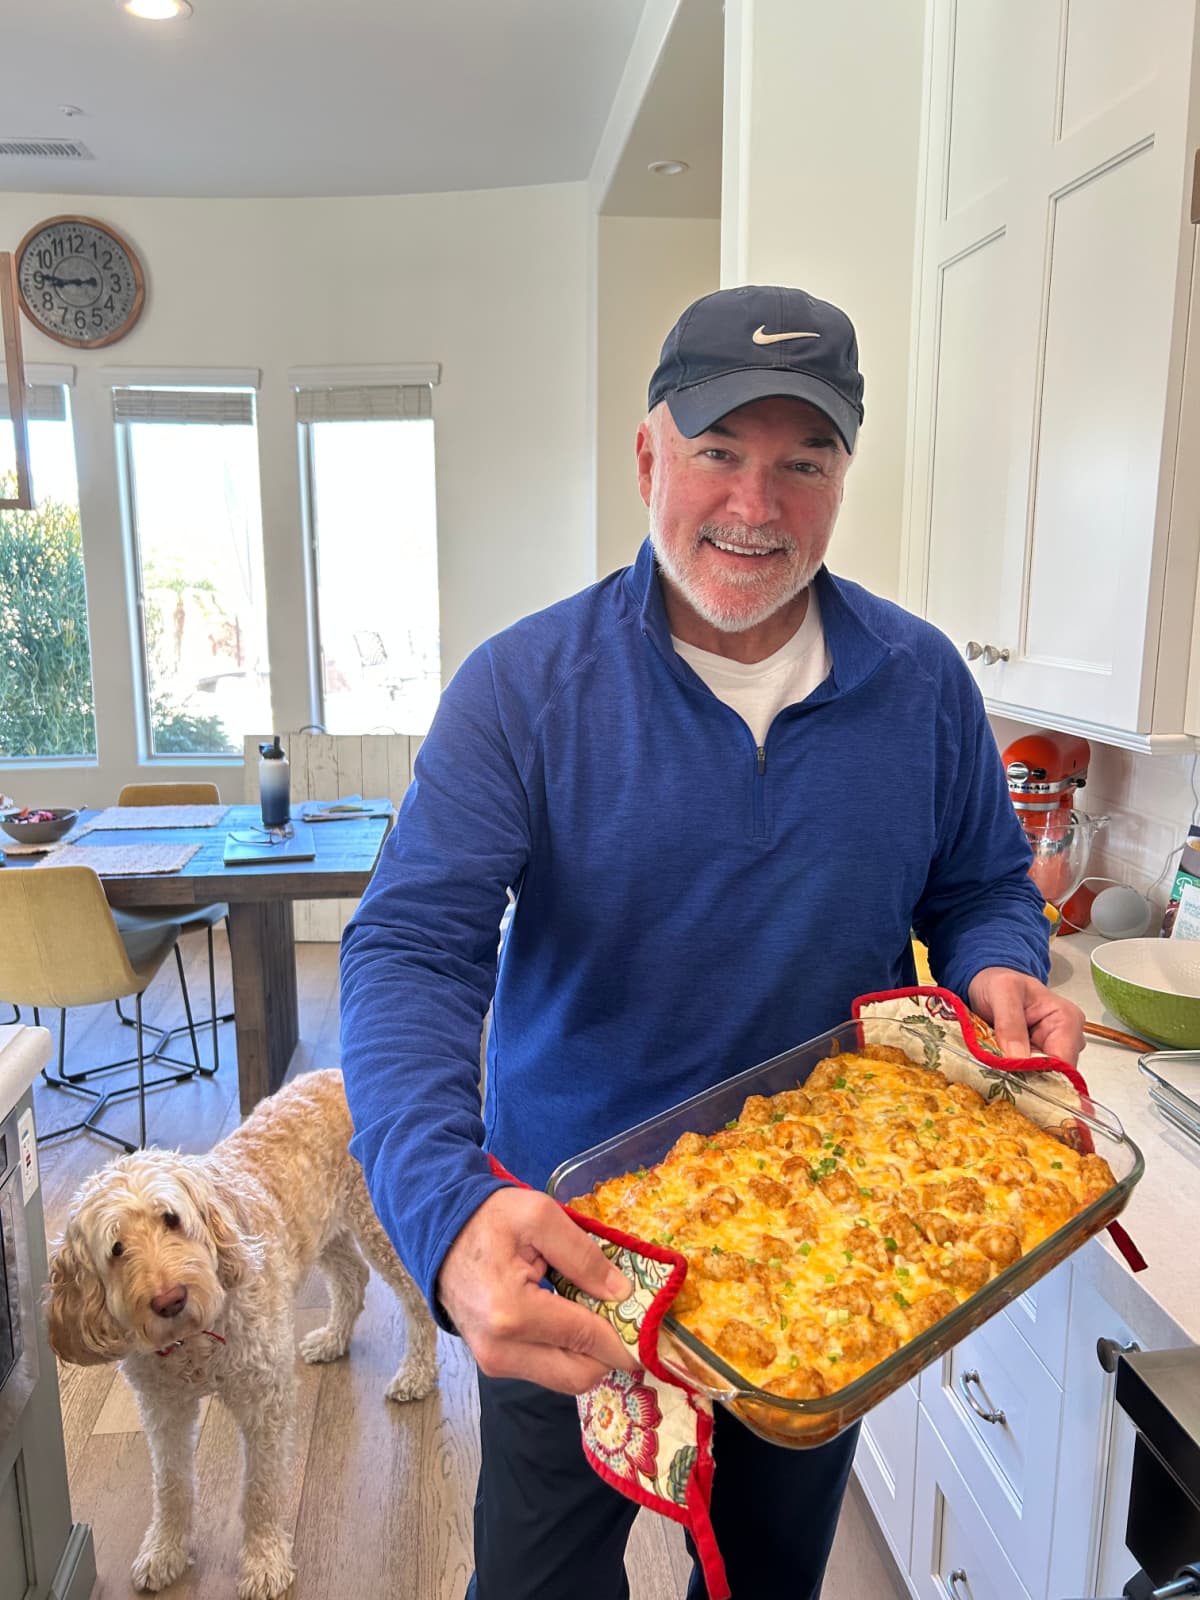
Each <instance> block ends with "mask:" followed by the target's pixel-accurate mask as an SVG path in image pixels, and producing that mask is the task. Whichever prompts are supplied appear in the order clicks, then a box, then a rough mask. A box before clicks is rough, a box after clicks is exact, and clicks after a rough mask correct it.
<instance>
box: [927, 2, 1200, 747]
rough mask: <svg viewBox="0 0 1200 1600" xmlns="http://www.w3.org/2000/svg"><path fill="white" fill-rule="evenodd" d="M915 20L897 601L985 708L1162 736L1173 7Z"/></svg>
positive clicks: (1175, 459) (1184, 667)
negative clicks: (920, 67) (963, 659)
mask: <svg viewBox="0 0 1200 1600" xmlns="http://www.w3.org/2000/svg"><path fill="white" fill-rule="evenodd" d="M928 19H929V22H928V38H927V46H926V62H925V93H924V112H925V128H924V134H923V147H922V158H921V165H922V180H921V181H922V202H921V204H922V216H921V219H920V221H919V224H918V266H917V277H918V281H917V289H916V293H915V295H914V303H915V305H916V318H915V326H914V341H913V352H914V354H913V360H914V374H915V385H914V409H913V422H912V447H911V451H910V462H909V484H908V497H907V517H906V528H905V549H904V557H903V581H904V588H905V595H906V599H907V603H908V604H909V605H910V606H911V608H912V609H913V610H915V611H918V612H920V613H922V614H923V615H925V616H927V617H929V618H930V620H931V621H933V622H935V623H936V624H937V625H938V626H939V627H940V628H942V629H943V630H944V631H945V632H946V633H948V634H949V635H950V637H951V638H952V639H953V640H955V641H956V642H957V644H958V645H959V647H960V648H961V649H962V650H963V651H964V653H965V654H966V655H967V658H968V659H969V660H972V662H973V670H974V672H975V674H976V677H977V680H978V682H979V685H980V687H981V689H982V690H983V693H984V696H985V698H986V699H987V702H988V706H989V709H991V710H994V711H997V712H1000V713H1002V714H1004V715H1007V716H1012V717H1016V718H1019V719H1021V720H1024V721H1040V722H1048V723H1051V724H1053V725H1056V726H1059V727H1067V728H1076V729H1079V730H1080V731H1082V732H1084V733H1087V734H1090V735H1092V736H1093V737H1096V738H1099V739H1104V740H1109V741H1111V742H1115V743H1125V744H1129V745H1132V746H1135V747H1142V748H1159V747H1164V746H1168V745H1170V744H1171V743H1173V742H1174V741H1175V740H1176V739H1178V738H1179V737H1180V736H1181V735H1182V734H1183V733H1184V732H1185V730H1186V728H1187V722H1188V719H1187V713H1186V709H1185V702H1186V698H1187V680H1188V664H1189V655H1190V650H1191V642H1192V632H1193V624H1194V621H1195V618H1196V615H1197V610H1196V601H1197V591H1196V562H1197V550H1198V548H1200V461H1198V460H1197V457H1198V456H1200V452H1197V451H1196V450H1195V449H1194V448H1192V449H1191V450H1190V451H1189V450H1188V449H1187V448H1186V441H1187V440H1188V439H1191V440H1196V439H1197V438H1200V378H1198V377H1197V374H1196V372H1195V370H1194V369H1195V366H1196V352H1195V350H1192V351H1191V353H1190V355H1191V359H1190V360H1189V339H1190V337H1191V328H1190V316H1191V307H1192V304H1193V285H1194V280H1195V279H1196V273H1197V267H1196V261H1195V254H1196V252H1195V229H1194V227H1193V224H1192V221H1191V208H1192V169H1193V152H1194V150H1195V147H1196V144H1197V142H1198V134H1200V128H1198V123H1200V95H1198V94H1197V91H1196V73H1195V66H1194V60H1193V49H1194V44H1195V34H1196V12H1195V4H1194V0H1143V3H1142V4H1141V5H1138V6H1136V7H1135V6H1130V5H1129V4H1128V0H1061V3H1060V4H1058V5H1054V4H1051V3H1048V0H930V4H929V11H928ZM1189 369H1190V370H1189ZM1193 720H1195V717H1193ZM1193 731H1200V729H1195V730H1193Z"/></svg>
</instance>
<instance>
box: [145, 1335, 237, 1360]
mask: <svg viewBox="0 0 1200 1600" xmlns="http://www.w3.org/2000/svg"><path fill="white" fill-rule="evenodd" d="M200 1332H201V1333H203V1334H204V1335H205V1336H206V1337H207V1338H209V1339H215V1340H216V1341H217V1343H218V1344H224V1343H225V1335H224V1334H223V1333H214V1332H213V1331H212V1329H211V1328H201V1330H200ZM188 1337H189V1338H190V1337H191V1335H190V1334H189V1336H188ZM184 1343H185V1341H184V1340H183V1339H176V1340H175V1342H174V1343H173V1344H165V1345H164V1346H163V1347H162V1349H161V1350H156V1351H155V1352H154V1354H155V1355H156V1356H169V1355H170V1354H171V1351H172V1350H178V1349H179V1347H180V1345H182V1344H184Z"/></svg>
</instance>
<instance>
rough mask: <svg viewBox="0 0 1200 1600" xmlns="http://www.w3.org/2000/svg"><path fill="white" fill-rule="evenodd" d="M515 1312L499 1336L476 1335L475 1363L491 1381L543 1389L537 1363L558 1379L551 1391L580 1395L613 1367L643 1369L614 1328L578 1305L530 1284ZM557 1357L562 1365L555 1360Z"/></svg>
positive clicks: (473, 1346) (479, 1332) (634, 1351)
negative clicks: (537, 1385)
mask: <svg viewBox="0 0 1200 1600" xmlns="http://www.w3.org/2000/svg"><path fill="white" fill-rule="evenodd" d="M515 1312H516V1314H515V1316H514V1318H513V1320H512V1321H511V1322H510V1323H509V1324H508V1325H506V1326H502V1327H500V1328H499V1329H497V1330H496V1331H495V1332H483V1331H477V1332H476V1336H475V1337H474V1338H473V1339H472V1341H471V1347H472V1349H473V1350H474V1353H475V1358H476V1360H477V1361H478V1362H479V1365H480V1366H481V1367H482V1368H483V1370H484V1372H486V1373H487V1374H488V1376H489V1377H492V1378H508V1377H513V1378H517V1377H519V1378H528V1379H529V1380H530V1381H531V1382H533V1383H541V1382H542V1381H543V1379H541V1378H539V1377H536V1376H535V1375H534V1365H533V1361H534V1358H535V1357H536V1363H537V1366H538V1368H539V1370H543V1371H544V1370H547V1369H548V1368H553V1369H554V1370H555V1371H556V1372H557V1373H558V1374H559V1379H558V1381H557V1382H555V1383H553V1384H551V1385H550V1387H551V1388H565V1389H566V1392H567V1393H570V1394H577V1393H580V1392H581V1391H582V1390H583V1389H590V1388H591V1386H592V1384H593V1383H595V1382H596V1380H597V1379H598V1378H600V1377H602V1376H603V1375H604V1373H606V1372H611V1371H612V1369H613V1368H614V1367H620V1368H621V1369H622V1371H625V1372H631V1371H632V1370H633V1369H634V1367H636V1366H638V1365H640V1362H639V1359H638V1353H637V1351H636V1349H634V1348H633V1347H632V1346H631V1345H628V1344H626V1343H625V1341H624V1339H622V1338H621V1336H620V1334H618V1333H617V1331H616V1329H615V1328H614V1327H613V1326H612V1325H611V1323H608V1322H606V1321H605V1320H604V1318H603V1317H601V1316H598V1315H597V1314H596V1312H594V1311H589V1310H588V1309H587V1307H586V1306H582V1305H579V1304H578V1303H577V1302H576V1301H574V1300H568V1299H566V1298H565V1297H564V1296H562V1295H557V1294H551V1293H550V1291H549V1290H547V1289H543V1288H540V1287H539V1286H538V1285H536V1284H527V1285H526V1286H525V1288H524V1289H523V1290H522V1292H521V1294H520V1296H519V1299H518V1301H517V1304H516V1307H515ZM552 1356H553V1357H561V1358H562V1359H561V1360H551V1357H552ZM568 1374H569V1375H570V1377H569V1381H568Z"/></svg>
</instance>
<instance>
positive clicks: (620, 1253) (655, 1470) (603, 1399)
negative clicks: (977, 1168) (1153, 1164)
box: [491, 988, 1146, 1600]
mask: <svg viewBox="0 0 1200 1600" xmlns="http://www.w3.org/2000/svg"><path fill="white" fill-rule="evenodd" d="M851 1014H852V1016H853V1017H854V1019H855V1020H856V1021H858V1022H860V1023H861V1024H863V1025H864V1026H863V1034H864V1042H867V1040H868V1035H869V1043H870V1044H877V1045H881V1044H888V1043H894V1044H897V1045H899V1046H900V1047H901V1048H902V1049H905V1050H906V1053H908V1054H911V1053H912V1034H913V1032H916V1033H918V1034H923V1035H924V1036H925V1038H926V1040H927V1041H928V1045H927V1058H928V1059H927V1064H928V1065H930V1066H934V1065H936V1064H937V1055H938V1050H937V1047H938V1046H939V1045H940V1044H949V1045H952V1046H955V1047H957V1048H962V1047H963V1046H964V1045H965V1047H966V1049H967V1050H968V1051H969V1052H970V1054H971V1055H972V1056H974V1057H975V1059H976V1060H978V1061H980V1062H982V1063H983V1064H984V1065H985V1066H988V1067H992V1068H995V1067H996V1066H997V1058H998V1057H999V1058H1000V1059H1001V1060H1002V1061H1003V1066H1004V1070H1005V1071H1008V1072H1028V1073H1035V1074H1037V1075H1038V1076H1039V1077H1041V1078H1045V1079H1047V1080H1049V1079H1051V1078H1053V1079H1054V1082H1053V1083H1052V1084H1048V1085H1047V1087H1049V1088H1050V1090H1051V1092H1052V1093H1054V1094H1055V1095H1056V1096H1057V1098H1058V1099H1059V1100H1060V1101H1062V1102H1064V1103H1069V1099H1070V1097H1069V1095H1065V1094H1064V1090H1063V1080H1064V1079H1065V1080H1066V1082H1067V1083H1068V1084H1069V1085H1070V1086H1071V1088H1072V1089H1073V1090H1074V1091H1075V1093H1076V1094H1077V1095H1079V1096H1081V1097H1082V1096H1086V1095H1087V1093H1088V1090H1087V1085H1086V1083H1085V1082H1084V1080H1083V1077H1082V1076H1081V1074H1080V1073H1079V1072H1078V1070H1077V1069H1076V1068H1075V1067H1071V1066H1068V1065H1067V1063H1066V1062H1064V1061H1058V1060H1055V1059H1054V1058H1053V1057H1051V1056H1032V1057H1030V1058H1028V1059H1026V1060H1017V1059H1013V1058H1010V1057H1005V1056H1004V1055H1003V1053H1002V1051H1001V1050H1000V1047H999V1045H998V1044H997V1043H996V1039H995V1035H994V1034H993V1033H992V1031H991V1029H990V1028H989V1027H988V1026H987V1024H986V1023H984V1022H982V1021H981V1020H980V1019H979V1018H978V1017H975V1016H974V1015H973V1014H972V1013H971V1012H970V1011H969V1010H968V1009H967V1007H966V1006H965V1005H964V1004H963V1003H962V1001H961V1000H959V998H958V997H957V996H956V995H953V994H951V993H950V992H949V990H946V989H936V988H915V989H897V990H892V991H890V992H889V993H886V994H871V995H862V996H860V998H859V999H857V1000H856V1001H855V1002H854V1005H853V1008H852V1013H851ZM892 1029H899V1030H900V1031H898V1032H895V1033H894V1034H893V1035H892V1037H891V1038H889V1033H890V1032H891V1030H892ZM947 1065H949V1066H950V1067H951V1071H950V1072H949V1073H948V1074H947V1075H948V1076H950V1077H953V1071H952V1065H953V1064H952V1062H951V1063H943V1070H945V1069H946V1066H947ZM996 1088H997V1092H998V1093H999V1092H1002V1085H1000V1084H999V1083H998V1084H997V1086H996ZM1026 1114H1028V1110H1027V1111H1026ZM1070 1122H1071V1126H1070V1128H1069V1130H1064V1129H1063V1128H1062V1125H1061V1123H1060V1124H1059V1126H1058V1127H1057V1129H1056V1131H1057V1132H1059V1133H1060V1134H1062V1133H1063V1132H1064V1131H1069V1135H1070V1140H1071V1143H1073V1144H1074V1145H1075V1146H1076V1147H1079V1146H1080V1145H1081V1143H1084V1144H1086V1143H1090V1141H1089V1139H1088V1134H1087V1130H1086V1129H1085V1128H1082V1127H1081V1126H1080V1125H1079V1124H1078V1123H1077V1122H1075V1121H1074V1119H1073V1118H1072V1119H1070ZM491 1160H492V1168H493V1170H494V1171H495V1172H496V1173H497V1175H498V1176H500V1177H503V1178H506V1179H509V1180H510V1181H513V1182H517V1181H519V1180H515V1179H512V1177H511V1174H510V1173H508V1172H506V1171H505V1170H504V1168H503V1167H502V1166H501V1165H500V1163H499V1162H498V1161H496V1160H495V1158H494V1157H493V1158H491ZM563 1209H564V1210H565V1211H566V1213H567V1215H568V1216H569V1217H570V1218H571V1220H572V1221H573V1222H575V1223H576V1224H577V1225H578V1226H579V1227H581V1228H583V1229H584V1230H585V1231H586V1232H588V1233H590V1234H593V1235H595V1236H596V1237H597V1238H598V1239H599V1240H600V1241H601V1245H602V1248H603V1250H604V1253H605V1255H606V1256H608V1257H609V1259H610V1260H611V1261H612V1262H613V1264H614V1265H615V1266H616V1267H617V1268H618V1269H619V1270H620V1271H621V1272H623V1273H624V1274H625V1276H626V1277H627V1278H628V1279H629V1281H630V1283H632V1284H633V1291H632V1293H631V1294H630V1296H629V1298H628V1299H627V1300H625V1301H623V1302H622V1303H621V1304H620V1305H614V1304H612V1303H611V1302H605V1301H597V1300H593V1299H592V1297H591V1296H590V1295H586V1294H583V1293H582V1292H581V1291H580V1290H579V1289H577V1288H576V1287H575V1285H574V1284H572V1283H569V1282H568V1281H567V1280H566V1279H565V1278H563V1277H562V1276H561V1275H560V1274H559V1273H556V1272H554V1271H551V1273H550V1274H549V1276H550V1279H551V1281H552V1282H553V1284H554V1286H555V1288H556V1289H557V1290H558V1292H559V1293H560V1294H563V1295H565V1296H567V1297H568V1298H569V1299H572V1300H577V1301H579V1302H580V1304H582V1305H585V1306H587V1307H588V1308H589V1309H590V1310H592V1311H596V1312H598V1313H599V1314H600V1315H601V1316H602V1317H604V1318H605V1319H606V1320H607V1321H609V1322H610V1323H612V1325H613V1327H615V1328H616V1330H617V1332H618V1333H619V1334H620V1335H621V1337H622V1339H624V1340H625V1342H626V1343H627V1344H629V1345H635V1346H636V1347H637V1351H638V1355H639V1357H640V1358H641V1363H642V1365H641V1367H640V1368H639V1369H637V1370H636V1371H634V1372H632V1373H625V1372H619V1371H614V1372H610V1373H609V1374H608V1375H607V1376H606V1377H604V1378H602V1379H601V1380H600V1382H599V1383H598V1384H596V1385H595V1386H594V1387H593V1388H591V1389H589V1390H588V1392H587V1393H586V1394H582V1395H580V1396H579V1397H578V1399H577V1404H578V1407H579V1421H580V1427H581V1431H582V1439H583V1452H584V1455H585V1456H586V1457H587V1459H588V1461H589V1463H590V1464H591V1466H592V1467H593V1468H594V1469H595V1471H596V1472H597V1473H599V1475H600V1477H602V1478H603V1479H604V1481H605V1482H606V1483H608V1484H611V1486H612V1487H613V1488H614V1489H616V1490H618V1491H619V1492H620V1493H621V1494H623V1495H624V1496H625V1497H626V1498H627V1499H630V1500H633V1501H636V1502H637V1504H638V1505H642V1506H649V1508H650V1509H651V1510H652V1511H657V1512H659V1513H660V1515H662V1516H664V1517H670V1518H671V1520H672V1521H673V1522H679V1523H682V1525H683V1526H684V1527H685V1528H686V1529H687V1530H688V1532H689V1534H690V1535H691V1538H692V1541H693V1543H694V1544H695V1546H696V1550H697V1553H698V1555H699V1557H700V1565H701V1568H702V1570H703V1573H704V1582H705V1585H706V1587H707V1589H708V1593H709V1600H729V1597H730V1594H731V1590H730V1588H729V1581H728V1579H727V1577H726V1574H725V1564H724V1562H723V1561H722V1559H721V1553H720V1551H719V1549H718V1548H717V1541H716V1536H715V1534H714V1533H713V1528H712V1521H711V1518H710V1511H709V1508H710V1505H711V1501H712V1480H713V1471H714V1461H713V1453H712V1432H713V1416H712V1402H711V1401H709V1400H708V1399H707V1398H706V1397H705V1396H704V1395H701V1394H697V1393H695V1392H694V1391H693V1390H691V1389H690V1388H688V1386H687V1385H686V1384H685V1383H684V1382H683V1381H682V1379H680V1378H678V1377H676V1376H675V1374H674V1372H673V1371H671V1370H669V1369H668V1368H667V1367H666V1366H664V1365H663V1363H662V1361H661V1359H660V1357H659V1350H658V1334H659V1328H660V1326H661V1324H662V1320H663V1318H664V1316H666V1314H667V1312H668V1311H669V1309H670V1306H671V1302H672V1301H673V1300H674V1298H675V1296H676V1294H677V1293H678V1290H679V1287H680V1285H681V1284H682V1283H683V1280H684V1278H685V1277H686V1276H687V1260H686V1258H685V1257H684V1256H682V1255H681V1254H680V1253H679V1252H678V1251H676V1250H671V1249H668V1248H667V1247H666V1246H664V1245H658V1244H651V1243H649V1242H648V1241H647V1240H645V1239H636V1238H633V1237H632V1236H631V1235H629V1234H626V1233H621V1232H620V1231H618V1230H617V1229H614V1228H610V1227H607V1226H606V1225H605V1224H604V1223H602V1222H598V1221H596V1219H595V1218H594V1217H585V1216H581V1215H580V1214H579V1213H578V1212H576V1211H574V1210H572V1208H571V1207H570V1206H569V1205H568V1206H564V1207H563ZM1109 1232H1110V1233H1111V1234H1112V1237H1113V1241H1114V1243H1115V1244H1116V1246H1117V1248H1118V1249H1119V1250H1120V1252H1121V1254H1122V1255H1123V1256H1124V1258H1125V1260H1126V1262H1127V1263H1128V1264H1129V1265H1130V1267H1132V1268H1133V1270H1134V1271H1135V1272H1138V1271H1141V1270H1142V1268H1143V1267H1145V1265H1146V1263H1145V1261H1144V1260H1143V1259H1142V1256H1141V1254H1140V1253H1139V1251H1138V1250H1137V1247H1136V1246H1135V1245H1134V1243H1133V1241H1132V1240H1131V1239H1130V1238H1129V1236H1128V1234H1127V1233H1126V1232H1125V1230H1124V1229H1123V1228H1122V1227H1121V1226H1120V1224H1119V1223H1116V1222H1113V1223H1110V1224H1109Z"/></svg>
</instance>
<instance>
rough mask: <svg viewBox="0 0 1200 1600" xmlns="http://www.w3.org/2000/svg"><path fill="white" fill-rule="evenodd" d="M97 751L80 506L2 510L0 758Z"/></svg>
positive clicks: (8, 483)
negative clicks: (78, 507)
mask: <svg viewBox="0 0 1200 1600" xmlns="http://www.w3.org/2000/svg"><path fill="white" fill-rule="evenodd" d="M14 488H15V484H14V482H13V478H12V475H11V474H9V475H8V477H7V478H5V477H0V498H4V497H6V496H8V495H11V494H12V493H13V492H14ZM95 751H96V722H95V716H94V714H93V704H92V672H91V656H90V651H89V647H88V626H87V596H86V593H85V590H84V581H83V551H82V547H81V544H80V537H79V512H78V510H77V509H76V507H74V506H68V505H63V504H61V503H59V502H58V501H55V500H43V501H42V502H41V503H40V504H39V505H38V506H37V508H36V509H35V510H33V511H0V757H2V756H63V755H94V754H95Z"/></svg>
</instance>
